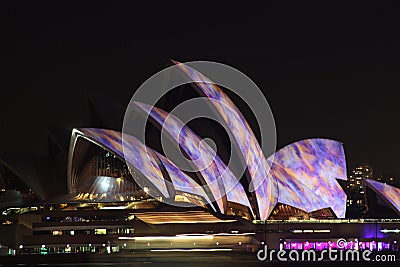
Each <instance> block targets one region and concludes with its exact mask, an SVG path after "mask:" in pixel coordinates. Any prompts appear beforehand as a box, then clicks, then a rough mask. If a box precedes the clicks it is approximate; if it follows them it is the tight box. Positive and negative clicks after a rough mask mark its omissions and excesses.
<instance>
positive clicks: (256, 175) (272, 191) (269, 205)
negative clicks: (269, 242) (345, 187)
mask: <svg viewBox="0 0 400 267" xmlns="http://www.w3.org/2000/svg"><path fill="white" fill-rule="evenodd" d="M174 63H175V64H177V66H178V67H179V68H180V69H181V70H182V71H183V72H184V73H185V74H186V75H187V76H188V77H189V78H190V79H191V80H193V81H194V82H195V83H196V84H197V86H198V88H199V89H200V91H201V92H202V93H203V94H204V95H205V96H206V97H208V98H209V99H210V100H211V101H210V102H211V103H212V105H213V106H214V107H215V109H216V110H217V112H218V113H219V114H220V115H221V117H222V119H223V120H224V121H225V123H226V125H227V126H228V127H229V129H230V130H231V134H232V135H233V137H234V139H235V141H236V143H237V145H238V147H239V150H240V153H241V154H242V156H243V159H244V161H245V164H246V166H247V169H248V171H249V174H250V178H251V183H252V184H253V186H254V187H255V195H256V198H257V201H256V202H257V207H258V213H259V217H260V219H261V220H266V219H267V218H268V216H269V215H270V213H271V212H272V210H273V208H274V207H275V205H276V203H277V185H276V183H275V182H274V180H273V179H272V177H271V176H268V170H269V166H270V165H269V163H268V162H267V160H266V159H265V156H264V153H263V151H262V150H261V147H260V145H259V144H258V141H257V139H256V137H255V136H254V133H253V131H252V129H251V128H250V125H249V124H248V123H247V121H246V119H245V118H244V116H243V114H242V113H241V112H240V110H239V109H238V108H237V107H236V105H235V104H234V103H233V102H232V100H231V99H230V98H229V97H228V96H227V95H226V94H225V93H224V92H223V91H222V90H221V89H220V88H219V87H218V86H217V85H216V84H214V83H213V82H212V81H210V80H209V79H208V78H207V77H205V76H204V75H203V74H201V73H199V72H198V71H196V70H195V69H193V68H191V67H189V66H186V65H184V64H181V63H179V62H176V61H174ZM227 107H229V108H227Z"/></svg>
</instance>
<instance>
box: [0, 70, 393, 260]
mask: <svg viewBox="0 0 400 267" xmlns="http://www.w3.org/2000/svg"><path fill="white" fill-rule="evenodd" d="M178 66H179V67H180V68H181V70H182V74H183V75H187V76H188V77H190V78H191V79H193V80H194V81H196V80H198V79H197V78H198V77H199V76H200V77H201V78H202V80H207V78H206V77H204V76H201V74H200V73H198V72H196V71H193V70H192V69H190V68H189V67H187V66H185V65H183V64H178ZM196 89H197V90H198V92H199V93H200V94H201V95H203V96H206V97H207V98H209V99H217V100H218V101H210V103H212V105H214V108H215V110H216V112H218V113H219V114H220V115H221V118H223V119H224V120H225V123H227V124H228V125H229V128H230V129H231V131H232V137H233V141H234V142H235V143H236V145H237V147H238V150H237V151H236V152H237V153H238V155H239V156H241V157H242V158H243V162H244V164H245V165H246V173H245V175H244V178H242V177H236V175H235V174H234V173H233V172H232V171H231V170H230V169H229V167H228V166H227V165H226V164H225V163H224V161H223V160H222V159H221V158H220V157H219V156H218V155H215V153H213V149H212V148H211V147H210V146H208V145H207V144H206V143H204V142H203V143H202V142H201V137H199V135H197V134H196V133H195V132H194V131H193V130H192V129H190V128H189V127H188V126H187V125H185V124H184V123H183V122H182V121H181V120H180V119H179V118H177V117H175V116H173V115H171V114H168V113H167V112H166V111H164V110H162V109H161V108H159V107H153V106H150V105H147V104H146V103H139V102H134V103H131V104H133V105H135V108H136V109H137V110H138V112H142V113H143V112H144V113H145V114H147V115H148V116H149V117H150V118H151V119H152V120H151V122H152V123H153V124H155V125H158V126H159V127H161V128H162V129H163V130H164V132H165V134H166V135H168V137H169V138H170V139H171V140H174V141H176V142H177V143H179V148H180V150H181V151H182V152H183V153H184V154H185V156H186V157H187V158H188V159H190V161H191V163H192V167H193V170H194V171H193V172H188V171H185V170H182V169H181V168H179V167H178V166H177V165H176V164H175V163H174V162H173V161H172V160H171V159H169V158H168V157H167V156H165V155H163V154H162V153H160V152H159V151H157V150H156V149H153V148H152V147H151V145H146V144H144V143H143V142H141V141H140V140H139V139H137V138H136V137H135V136H132V135H128V134H125V133H121V132H118V131H114V130H108V129H99V128H79V129H73V131H72V134H71V139H70V145H69V151H68V163H67V187H68V192H67V194H64V195H61V196H59V197H57V198H52V199H45V200H39V199H38V197H37V196H36V195H35V194H34V193H33V192H32V190H31V189H28V188H26V186H19V187H16V186H11V187H10V184H11V183H10V181H11V180H10V179H11V178H12V181H14V182H13V183H14V184H15V183H16V182H15V181H19V180H18V179H19V178H18V177H17V176H18V175H15V174H13V175H11V174H10V173H11V171H10V170H7V171H6V169H7V166H8V165H7V164H2V165H1V166H2V168H1V169H0V170H1V176H0V187H1V188H2V193H1V195H0V200H1V203H0V208H1V211H2V215H1V217H0V223H1V225H0V244H1V246H2V248H3V249H4V248H6V252H5V253H9V254H53V253H132V252H134V251H148V252H149V253H150V252H151V253H157V252H163V251H174V250H175V251H179V250H185V251H190V250H193V251H196V250H198V251H219V250H220V251H255V250H257V249H258V248H259V247H260V246H263V245H264V244H268V246H269V247H271V248H284V249H315V250H321V249H324V248H327V247H332V246H336V243H335V241H336V240H337V239H339V238H345V239H346V240H347V241H348V242H347V244H346V248H355V249H360V250H362V249H371V250H395V251H398V249H399V246H398V242H400V189H399V188H395V187H392V186H390V185H387V184H384V183H380V182H377V181H374V180H365V181H364V187H365V190H366V196H367V202H368V208H369V210H368V215H367V216H366V218H360V219H348V218H346V200H347V197H346V193H345V191H344V190H343V189H342V186H341V181H346V180H347V170H346V159H345V152H344V147H343V144H342V143H341V142H338V141H335V140H329V139H322V138H313V139H306V140H301V141H297V142H294V143H292V144H289V145H287V146H285V147H283V148H280V149H278V150H277V151H276V152H275V153H274V154H273V155H270V156H269V157H266V156H264V154H263V151H262V150H261V148H260V145H259V144H258V142H257V139H256V137H255V136H254V134H253V132H252V130H251V128H250V126H249V124H248V123H247V122H246V120H245V119H244V116H243V115H242V113H241V112H240V111H239V109H238V108H237V107H236V106H235V104H234V103H233V102H232V101H231V100H230V99H229V97H228V96H227V95H226V94H225V93H224V92H223V90H222V89H220V88H219V87H218V86H216V85H215V84H213V83H211V82H209V83H200V82H196ZM221 102H222V103H224V105H228V106H229V107H230V108H229V110H226V108H225V107H224V105H221V104H220V103H221ZM200 144H201V145H200ZM10 177H11V178H10ZM243 179H246V181H243ZM21 183H22V182H21ZM249 185H253V188H254V190H250V189H249V188H250V186H249ZM18 188H23V189H21V190H20V189H18ZM22 196H25V198H23V197H22ZM21 199H24V201H22V200H21Z"/></svg>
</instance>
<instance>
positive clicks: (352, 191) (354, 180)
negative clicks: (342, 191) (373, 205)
mask: <svg viewBox="0 0 400 267" xmlns="http://www.w3.org/2000/svg"><path fill="white" fill-rule="evenodd" d="M373 175H374V171H373V168H371V167H370V166H368V165H365V164H364V165H360V166H357V167H356V168H355V169H354V170H353V172H352V174H351V175H350V177H349V179H348V185H347V189H348V190H347V192H348V198H347V215H348V217H362V216H363V215H364V214H365V211H366V202H365V190H364V188H363V183H362V181H363V180H365V179H370V180H374V176H373Z"/></svg>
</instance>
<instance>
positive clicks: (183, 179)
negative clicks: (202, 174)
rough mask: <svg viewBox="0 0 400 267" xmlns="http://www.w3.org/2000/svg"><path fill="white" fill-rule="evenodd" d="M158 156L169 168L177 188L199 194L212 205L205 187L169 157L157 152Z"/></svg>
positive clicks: (168, 170)
mask: <svg viewBox="0 0 400 267" xmlns="http://www.w3.org/2000/svg"><path fill="white" fill-rule="evenodd" d="M155 153H156V154H157V157H158V158H159V159H160V161H161V163H162V164H163V165H164V167H165V169H166V170H167V172H168V174H169V176H170V178H171V181H172V184H173V185H174V188H175V190H177V191H182V192H188V193H192V194H194V195H198V196H201V197H203V198H204V199H205V200H206V202H207V203H208V204H210V205H211V206H212V207H213V205H212V203H211V200H210V199H209V198H208V196H207V194H206V192H205V191H204V189H203V188H202V187H201V186H200V185H199V184H198V183H196V182H195V181H194V180H193V179H192V178H190V177H189V176H188V175H186V174H185V173H184V172H182V171H181V170H180V169H179V168H178V167H177V166H176V165H175V164H173V163H172V162H171V161H170V160H169V159H167V158H166V157H164V156H163V155H161V154H160V153H158V152H156V151H155Z"/></svg>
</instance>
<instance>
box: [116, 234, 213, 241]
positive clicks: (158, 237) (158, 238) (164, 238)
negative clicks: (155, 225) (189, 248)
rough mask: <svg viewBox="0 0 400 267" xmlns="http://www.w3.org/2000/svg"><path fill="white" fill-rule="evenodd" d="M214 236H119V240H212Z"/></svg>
mask: <svg viewBox="0 0 400 267" xmlns="http://www.w3.org/2000/svg"><path fill="white" fill-rule="evenodd" d="M213 238H214V236H212V235H201V236H135V237H129V236H120V237H118V239H120V240H135V241H157V240H158V241H162V240H198V239H205V240H212V239H213Z"/></svg>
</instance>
